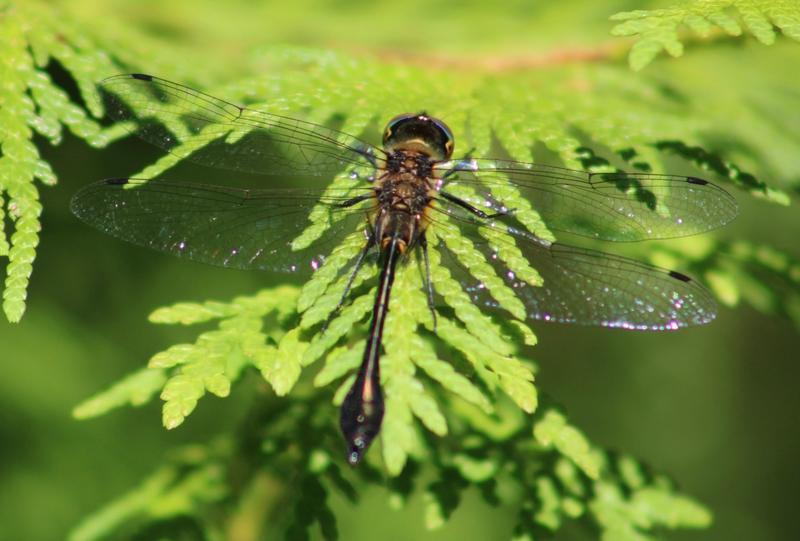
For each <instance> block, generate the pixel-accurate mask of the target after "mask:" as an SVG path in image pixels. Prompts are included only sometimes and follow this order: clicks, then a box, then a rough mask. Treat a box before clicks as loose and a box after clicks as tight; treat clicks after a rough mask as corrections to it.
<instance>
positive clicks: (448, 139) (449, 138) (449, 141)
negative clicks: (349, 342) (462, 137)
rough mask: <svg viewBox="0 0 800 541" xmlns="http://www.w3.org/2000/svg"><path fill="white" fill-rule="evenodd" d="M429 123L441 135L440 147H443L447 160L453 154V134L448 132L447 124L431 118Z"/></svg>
mask: <svg viewBox="0 0 800 541" xmlns="http://www.w3.org/2000/svg"><path fill="white" fill-rule="evenodd" d="M431 121H432V122H433V123H434V124H435V125H436V127H437V128H439V131H440V132H441V134H442V146H443V147H444V150H445V153H446V156H445V158H449V157H450V155H451V154H453V146H454V144H455V138H454V137H453V132H452V131H451V130H450V128H449V127H448V125H447V124H445V123H444V122H442V121H441V120H439V119H438V118H431Z"/></svg>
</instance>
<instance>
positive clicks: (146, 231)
mask: <svg viewBox="0 0 800 541" xmlns="http://www.w3.org/2000/svg"><path fill="white" fill-rule="evenodd" d="M330 192H331V190H328V191H326V192H325V193H324V195H323V192H322V191H307V190H274V189H261V190H245V189H236V188H228V187H222V186H209V185H202V184H194V183H178V182H168V181H162V180H155V181H145V180H140V179H111V180H104V181H101V182H98V183H95V184H91V185H89V186H87V187H85V188H83V189H82V190H80V191H79V192H78V193H77V194H75V196H74V197H73V199H72V202H71V209H72V212H73V213H74V214H75V215H76V216H77V217H78V218H80V219H81V220H83V221H84V222H86V223H87V224H89V225H91V226H93V227H95V228H97V229H99V230H101V231H103V232H105V233H108V234H110V235H113V236H115V237H119V238H121V239H123V240H127V241H129V242H132V243H134V244H138V245H140V246H146V247H149V248H153V249H155V250H158V251H161V252H165V253H168V254H172V255H175V256H178V257H181V258H185V259H191V260H194V261H199V262H202V263H207V264H211V265H217V266H221V267H231V268H237V269H268V270H277V271H283V272H292V273H298V274H306V273H310V272H313V271H314V270H316V269H317V268H319V266H320V265H321V264H322V262H323V261H324V259H325V257H326V256H327V255H328V254H329V253H330V251H331V250H332V249H333V248H335V247H336V246H337V245H338V244H339V243H340V242H341V241H342V240H343V239H344V238H345V237H346V236H347V235H349V234H351V233H353V232H354V231H357V230H358V228H359V227H360V228H362V229H364V230H366V212H367V211H368V209H369V205H371V204H372V203H371V201H362V202H359V203H357V204H355V205H352V206H348V207H341V206H340V204H341V203H342V202H344V201H346V200H348V199H351V198H352V197H353V190H352V189H351V190H348V191H347V192H346V194H345V192H342V195H341V197H339V196H337V195H336V194H333V195H331V193H330ZM361 193H367V190H362V191H361ZM356 195H357V194H356ZM310 216H313V217H314V223H313V224H312V222H311V221H309V220H310V218H309V217H310ZM365 242H366V240H365Z"/></svg>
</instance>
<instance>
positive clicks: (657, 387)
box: [0, 0, 800, 541]
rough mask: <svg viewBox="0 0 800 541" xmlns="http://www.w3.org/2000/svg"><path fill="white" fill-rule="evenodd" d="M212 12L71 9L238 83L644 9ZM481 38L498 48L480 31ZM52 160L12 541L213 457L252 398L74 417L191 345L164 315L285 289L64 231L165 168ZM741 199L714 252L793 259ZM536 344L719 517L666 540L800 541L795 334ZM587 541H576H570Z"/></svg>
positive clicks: (125, 145)
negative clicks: (333, 57) (73, 210)
mask: <svg viewBox="0 0 800 541" xmlns="http://www.w3.org/2000/svg"><path fill="white" fill-rule="evenodd" d="M202 4H204V7H203V9H198V8H197V7H196V5H197V2H191V1H189V0H179V1H176V2H171V3H170V4H169V6H168V7H166V6H164V5H163V2H156V1H138V2H135V1H128V2H123V1H121V0H114V1H108V2H102V3H101V2H88V1H81V2H75V3H73V4H72V5H71V6H70V7H69V9H70V10H72V11H73V13H76V14H77V15H78V16H80V17H84V18H85V19H86V20H92V21H95V22H96V24H97V25H102V24H103V21H104V20H105V19H106V18H108V17H116V18H122V19H123V20H126V21H129V24H131V25H136V26H137V27H138V28H140V29H143V30H144V31H145V32H147V33H149V35H150V36H152V38H153V39H154V40H157V41H159V42H162V43H164V44H165V45H164V46H167V45H166V44H169V43H174V44H175V45H174V46H175V47H176V48H185V49H187V50H188V49H195V51H194V54H196V55H197V54H199V55H201V56H204V55H207V56H208V58H209V59H210V60H209V68H208V69H209V70H213V71H214V72H215V73H226V72H228V71H230V72H235V71H236V67H235V63H234V62H231V59H235V58H236V57H237V55H240V54H246V53H247V52H248V51H249V50H251V48H253V47H256V46H260V45H263V44H268V43H292V44H299V45H307V46H313V47H330V48H335V49H341V50H344V51H347V52H349V53H353V54H366V53H375V54H379V55H381V54H382V55H385V56H387V57H390V58H397V59H403V58H409V57H411V58H416V56H415V55H424V54H433V53H435V54H436V55H439V54H440V55H461V57H462V58H467V59H469V55H470V54H480V55H490V56H491V55H497V54H503V55H508V56H515V55H524V54H525V53H526V51H529V50H543V51H547V50H551V49H554V48H556V47H557V46H564V45H568V46H587V45H589V44H593V43H598V42H601V41H607V40H609V39H610V38H609V37H608V29H609V28H610V26H611V23H609V22H608V21H607V17H608V15H611V14H613V13H616V12H617V11H621V10H625V9H633V8H636V7H641V4H640V3H636V2H624V1H615V2H598V3H585V4H583V5H581V4H582V3H578V2H572V3H561V2H553V3H549V4H543V5H536V6H535V8H534V7H533V6H532V4H533V3H531V2H521V1H520V2H506V3H496V2H492V3H484V2H477V1H475V2H460V3H457V5H456V4H454V5H453V6H452V7H451V6H449V5H447V4H446V3H442V2H434V3H432V4H431V6H430V11H429V12H417V11H413V12H409V11H407V10H404V9H403V4H402V3H392V5H386V4H380V3H374V2H360V1H349V2H344V1H341V2H310V1H309V0H302V1H296V2H292V4H294V5H293V6H292V7H291V8H286V9H284V8H283V7H281V6H280V5H277V4H269V3H256V2H250V1H245V0H237V1H233V2H226V3H224V5H220V6H218V7H216V8H211V7H209V6H208V5H206V4H209V5H210V2H204V3H202ZM415 5H417V4H415ZM650 5H652V4H648V6H650ZM320 6H321V7H320ZM318 10H319V11H318ZM220 21H224V24H223V23H221V22H220ZM481 25H493V26H494V31H493V32H491V33H484V32H482V31H481ZM484 35H486V36H490V37H484ZM497 35H502V36H504V38H503V39H502V40H498V39H497V38H496V37H494V36H497ZM198 48H200V50H199V51H198V50H197V49H198ZM423 58H424V57H423ZM796 58H797V56H796ZM681 61H683V60H675V61H674V62H681ZM743 76H746V70H745V72H744V73H743ZM795 91H796V90H795ZM398 112H399V111H398ZM393 113H394V112H393ZM731 122H736V119H731ZM41 150H42V152H43V154H44V156H45V157H46V158H47V159H48V160H50V161H51V163H52V164H53V168H54V170H55V171H56V173H57V174H58V176H59V184H58V186H56V187H55V188H52V189H44V190H42V203H43V205H44V208H45V212H44V215H43V218H42V220H43V231H42V237H41V245H40V248H39V255H38V257H37V260H36V263H35V270H34V274H33V277H32V283H31V288H30V294H29V305H28V310H27V313H26V315H25V317H24V319H23V320H22V322H21V323H20V324H18V325H11V324H8V323H6V322H5V320H3V319H2V318H0V344H2V359H0V442H2V445H1V446H0V539H2V540H4V541H5V540H15V541H16V540H26V541H27V540H31V541H33V540H54V539H61V538H63V537H64V535H65V532H66V531H68V529H69V528H70V527H72V526H74V525H75V523H76V522H77V521H78V520H80V518H81V517H83V516H85V515H86V514H88V513H89V512H90V511H92V510H93V509H95V508H97V507H99V506H100V505H101V504H103V503H104V502H106V501H108V500H109V499H110V498H113V497H115V496H117V495H119V494H121V493H122V492H124V491H125V490H126V489H128V488H130V487H131V486H132V485H134V484H135V483H136V482H137V480H139V479H140V478H141V477H142V476H143V475H144V474H146V473H148V472H149V471H151V470H152V469H153V467H154V465H155V464H157V463H158V462H159V461H160V460H161V459H162V458H163V457H164V456H165V454H166V453H167V451H168V450H169V449H170V448H173V447H174V446H176V445H177V444H179V443H182V442H192V441H200V440H205V439H207V436H208V434H210V433H215V432H216V431H218V430H219V428H220V424H221V420H222V419H225V418H226V416H231V415H236V414H237V413H238V412H241V411H243V410H244V409H245V408H246V407H247V406H248V405H249V404H248V402H249V400H250V399H251V396H249V395H248V393H244V392H242V393H234V395H233V396H232V397H231V398H229V399H226V400H220V399H216V398H207V399H205V400H204V401H203V402H202V403H201V404H200V406H199V407H198V411H197V413H195V414H194V415H193V416H192V418H191V419H190V420H189V421H188V422H187V423H186V424H185V425H184V426H182V427H181V428H180V429H178V430H176V431H172V432H167V431H165V430H164V429H163V428H162V427H161V425H160V412H159V404H158V403H154V404H151V405H148V406H146V407H144V408H141V409H135V410H134V409H123V410H121V411H117V412H115V413H113V414H111V415H108V416H106V417H104V418H101V419H99V420H93V421H88V422H77V421H74V420H73V419H71V417H70V410H71V408H72V407H73V406H74V405H75V404H77V403H78V402H79V401H81V400H82V399H84V398H86V397H87V396H89V395H90V394H92V393H93V392H95V391H97V390H99V389H101V388H104V387H105V386H107V385H108V384H109V383H110V382H113V381H115V380H117V379H118V378H120V377H121V376H122V375H124V374H125V373H127V372H129V371H131V370H133V369H136V368H138V367H141V366H142V365H143V364H144V363H145V362H146V360H147V359H148V358H149V357H150V356H151V355H152V354H153V353H154V352H156V351H159V350H161V349H163V348H165V347H167V346H169V345H171V344H173V343H176V342H179V341H181V340H185V339H187V338H188V337H190V336H192V334H193V333H192V332H191V331H187V330H183V329H179V328H173V327H161V326H154V325H151V324H149V323H148V322H147V320H146V318H147V315H148V313H149V312H150V311H152V310H153V309H154V308H156V307H159V306H163V305H167V304H171V303H173V302H176V301H181V300H201V299H220V300H225V299H229V298H231V297H233V296H234V295H237V294H246V293H253V292H255V291H257V290H258V289H260V288H262V287H264V286H267V285H269V284H271V283H275V281H276V280H281V279H283V278H281V277H277V276H272V275H265V274H259V273H243V272H236V271H228V270H221V269H215V268H209V267H204V266H201V265H197V264H192V263H186V262H181V261H177V260H173V259H170V258H169V257H167V256H162V255H159V254H156V253H151V252H149V251H147V250H144V249H140V248H135V247H131V246H129V245H126V244H124V243H121V242H118V241H116V240H115V239H112V238H109V237H106V236H104V235H102V234H101V233H99V232H96V231H94V230H91V229H89V228H87V227H85V226H83V225H82V224H80V223H79V222H78V221H77V219H75V218H74V217H72V216H71V215H70V213H69V211H68V201H69V198H70V196H71V194H72V193H74V192H75V191H76V190H77V189H78V188H79V187H81V186H83V185H84V184H86V183H88V182H91V181H94V180H96V179H100V178H105V177H111V176H119V175H124V174H128V173H131V172H133V171H136V170H138V169H139V168H140V167H141V166H143V165H145V164H147V163H149V162H151V161H152V160H153V159H154V158H155V157H157V156H158V155H159V153H158V152H157V151H156V150H155V149H153V148H150V147H148V146H147V145H146V144H144V143H141V142H139V141H132V140H125V141H121V142H118V143H116V144H114V145H112V146H111V147H110V148H108V149H106V150H102V151H96V150H92V149H90V148H88V147H87V146H86V145H85V144H84V143H82V142H80V141H77V140H75V139H73V138H67V140H66V141H65V142H64V144H63V145H61V146H59V147H57V148H51V147H49V146H47V145H44V144H43V145H42V146H41ZM765 180H768V181H769V180H771V179H765ZM734 193H735V192H734ZM738 198H739V200H740V202H741V204H742V211H741V216H740V217H739V218H738V219H737V221H736V222H735V223H734V224H733V225H731V226H729V227H727V228H726V229H725V230H724V231H722V232H721V233H720V236H721V237H723V238H730V239H735V238H746V239H749V240H753V241H760V242H769V243H770V244H771V245H773V246H775V247H777V248H779V249H782V250H784V251H787V252H788V253H790V254H793V255H795V256H800V250H798V248H797V241H796V239H797V237H796V232H797V231H798V230H800V216H798V213H797V211H796V208H795V207H793V206H792V207H778V206H775V205H770V204H767V203H763V202H759V201H755V200H753V199H752V198H750V197H747V196H740V197H738ZM535 330H536V331H537V334H538V336H539V339H540V344H539V345H538V346H537V347H536V349H535V351H534V352H535V357H536V360H537V361H538V362H539V364H540V367H541V369H540V372H539V375H538V386H539V389H540V391H541V392H544V393H547V394H549V395H551V396H553V397H555V398H556V399H557V400H558V401H559V402H560V403H561V404H563V406H564V407H565V408H566V410H567V411H568V412H569V415H570V416H571V419H572V422H573V423H574V424H575V425H576V426H579V427H581V428H582V429H583V430H584V431H585V432H586V434H587V435H588V437H589V438H590V439H591V440H592V441H593V442H594V443H596V444H598V445H601V446H605V447H609V448H612V449H614V448H616V449H624V450H625V451H626V452H630V453H632V454H633V455H635V456H637V457H639V458H641V459H642V460H644V461H646V462H647V463H648V464H650V465H651V466H652V467H653V468H654V469H655V470H658V471H663V472H665V473H667V474H669V475H671V476H672V477H674V478H675V479H677V480H678V482H679V484H680V486H681V489H682V490H684V491H685V492H686V493H687V494H690V495H692V496H694V497H696V498H697V499H698V500H700V501H701V502H703V503H705V504H706V505H708V506H709V507H710V508H711V509H712V511H713V512H714V514H715V524H714V526H713V527H712V528H711V529H710V530H707V531H699V532H681V533H676V534H670V535H669V536H668V538H669V539H698V540H699V539H715V540H734V539H736V540H738V539H753V540H755V539H758V540H772V539H775V540H788V539H799V538H800V525H798V521H797V520H796V516H795V515H796V511H795V508H796V506H797V501H798V500H797V498H798V497H797V494H798V489H800V466H798V457H800V434H798V421H800V420H799V419H798V412H800V393H798V392H797V390H796V382H797V381H798V380H800V365H799V364H798V362H797V356H798V353H797V352H798V351H800V334H798V331H797V329H796V328H795V327H793V325H792V324H791V323H790V322H788V321H786V320H783V319H779V318H777V317H770V316H767V315H764V314H761V313H757V312H755V311H753V310H752V309H750V308H747V307H740V308H736V309H727V308H723V309H721V312H720V316H719V318H718V320H717V321H716V322H715V323H714V324H713V325H710V326H708V327H705V328H699V329H692V330H689V331H686V332H681V333H677V334H669V335H666V334H634V333H626V332H613V331H608V330H601V329H584V328H567V327H560V326H545V325H536V326H535ZM247 384H248V383H245V385H247ZM227 422H228V421H226V423H227ZM335 507H336V508H337V509H338V511H339V517H340V531H341V538H342V539H345V540H348V541H350V540H359V539H385V540H387V541H393V540H402V539H437V540H445V539H476V540H478V539H480V540H489V539H504V538H508V536H509V534H510V528H511V525H512V514H513V511H512V510H508V511H505V512H504V511H503V510H502V509H500V510H497V509H491V508H487V507H485V506H483V505H482V504H480V503H479V502H478V501H477V499H476V498H473V499H472V500H470V501H468V502H467V504H466V505H465V506H464V507H462V508H460V509H459V510H458V511H457V512H456V513H455V515H454V516H453V518H452V521H451V522H450V523H449V524H448V525H446V526H445V527H444V528H443V529H442V530H440V531H438V532H433V533H430V532H425V531H424V529H423V527H422V520H421V517H420V515H421V502H420V501H415V502H412V505H411V506H410V507H409V508H408V509H406V510H404V511H402V512H397V511H392V510H390V509H389V507H388V505H387V503H386V502H385V497H384V496H383V495H382V494H377V493H376V494H374V495H371V494H370V493H368V494H367V495H366V498H365V499H364V501H363V502H362V504H361V505H359V506H358V507H357V508H354V507H352V506H350V505H349V504H347V503H345V502H337V503H336V504H335ZM505 519H508V520H505ZM583 538H584V537H583V534H582V533H581V532H580V531H578V530H577V529H575V528H574V527H570V528H567V529H565V530H564V531H562V532H560V533H559V534H558V536H557V539H563V540H567V539H583Z"/></svg>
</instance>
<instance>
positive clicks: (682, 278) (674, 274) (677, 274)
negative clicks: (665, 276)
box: [669, 271, 692, 282]
mask: <svg viewBox="0 0 800 541" xmlns="http://www.w3.org/2000/svg"><path fill="white" fill-rule="evenodd" d="M669 275H670V276H671V277H673V278H675V279H676V280H680V281H681V282H691V281H692V279H691V278H689V277H688V276H686V275H685V274H682V273H680V272H678V271H669Z"/></svg>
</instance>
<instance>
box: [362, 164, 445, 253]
mask: <svg viewBox="0 0 800 541" xmlns="http://www.w3.org/2000/svg"><path fill="white" fill-rule="evenodd" d="M416 159H417V157H415V156H410V157H408V159H407V160H406V161H407V162H409V165H411V163H415V162H416ZM434 195H435V190H434V188H433V182H432V178H431V177H429V176H422V175H419V174H418V170H417V169H413V170H409V169H406V168H405V167H401V168H398V169H395V170H394V171H392V170H387V171H386V173H385V174H384V175H383V176H382V178H381V181H380V183H379V185H378V186H377V187H376V198H377V201H378V205H377V213H376V216H375V221H374V228H375V231H374V233H375V238H376V240H377V241H378V242H379V243H380V245H381V246H384V245H386V244H387V243H388V242H389V241H390V240H391V238H392V237H397V238H398V239H399V240H400V241H402V244H403V249H405V247H407V246H410V245H413V244H414V242H415V241H416V240H417V238H418V237H419V235H420V233H422V231H424V228H425V225H426V224H427V220H426V216H427V213H428V210H429V207H430V204H431V201H432V200H433V197H434Z"/></svg>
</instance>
